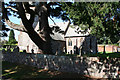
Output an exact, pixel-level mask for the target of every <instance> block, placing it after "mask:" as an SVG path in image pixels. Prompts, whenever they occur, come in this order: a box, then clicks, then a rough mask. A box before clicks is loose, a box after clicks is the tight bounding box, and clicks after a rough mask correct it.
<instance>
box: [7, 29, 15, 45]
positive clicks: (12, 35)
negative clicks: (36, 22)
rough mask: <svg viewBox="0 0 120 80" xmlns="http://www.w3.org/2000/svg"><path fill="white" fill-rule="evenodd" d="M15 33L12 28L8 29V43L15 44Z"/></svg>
mask: <svg viewBox="0 0 120 80" xmlns="http://www.w3.org/2000/svg"><path fill="white" fill-rule="evenodd" d="M16 43H17V41H16V39H15V34H14V31H13V30H10V34H9V40H8V44H16Z"/></svg>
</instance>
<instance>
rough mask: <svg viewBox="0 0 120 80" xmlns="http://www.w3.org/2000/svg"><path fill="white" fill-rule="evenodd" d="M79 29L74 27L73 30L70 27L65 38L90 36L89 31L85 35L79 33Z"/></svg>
mask: <svg viewBox="0 0 120 80" xmlns="http://www.w3.org/2000/svg"><path fill="white" fill-rule="evenodd" d="M77 28H78V26H74V27H73V28H71V27H69V28H68V30H67V32H66V34H65V37H80V36H88V35H89V31H90V30H88V32H86V33H84V32H83V33H82V32H77ZM79 29H80V28H79ZM81 31H82V30H81Z"/></svg>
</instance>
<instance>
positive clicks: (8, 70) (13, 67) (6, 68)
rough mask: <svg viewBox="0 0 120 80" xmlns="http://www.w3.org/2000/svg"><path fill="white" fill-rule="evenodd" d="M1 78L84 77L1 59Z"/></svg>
mask: <svg viewBox="0 0 120 80" xmlns="http://www.w3.org/2000/svg"><path fill="white" fill-rule="evenodd" d="M2 78H3V79H11V80H18V79H30V78H31V79H40V78H85V79H90V78H88V77H85V76H81V75H80V74H77V73H68V72H60V71H50V70H44V69H38V68H36V67H31V66H27V65H21V64H16V63H10V62H6V61H3V63H2Z"/></svg>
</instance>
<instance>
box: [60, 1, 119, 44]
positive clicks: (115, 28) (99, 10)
mask: <svg viewBox="0 0 120 80" xmlns="http://www.w3.org/2000/svg"><path fill="white" fill-rule="evenodd" d="M61 4H62V9H63V10H65V11H66V13H67V14H68V15H69V18H70V19H71V20H72V22H73V24H74V25H79V27H81V26H80V25H81V24H84V25H89V27H86V28H89V29H90V30H91V34H92V35H95V36H96V37H97V39H98V43H105V44H114V43H116V42H117V41H118V40H119V39H120V35H119V33H120V32H119V31H120V27H119V26H120V16H119V15H120V10H119V9H120V3H119V2H114V3H105V2H104V3H103V2H90V3H86V2H74V3H61ZM83 30H84V29H83Z"/></svg>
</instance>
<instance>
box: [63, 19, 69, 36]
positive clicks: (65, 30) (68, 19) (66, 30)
mask: <svg viewBox="0 0 120 80" xmlns="http://www.w3.org/2000/svg"><path fill="white" fill-rule="evenodd" d="M69 26H70V19H69V18H68V25H67V28H66V30H65V32H64V35H65V34H66V32H67V30H68V28H69Z"/></svg>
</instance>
